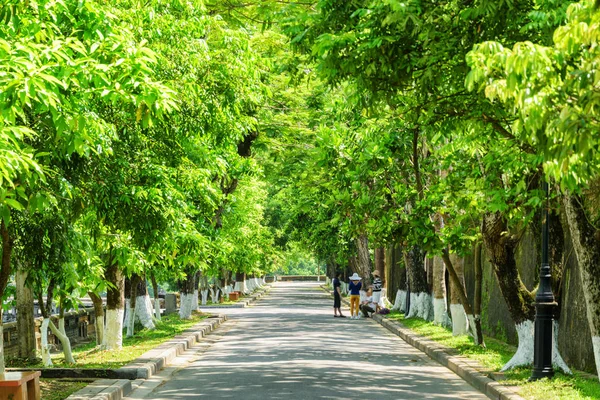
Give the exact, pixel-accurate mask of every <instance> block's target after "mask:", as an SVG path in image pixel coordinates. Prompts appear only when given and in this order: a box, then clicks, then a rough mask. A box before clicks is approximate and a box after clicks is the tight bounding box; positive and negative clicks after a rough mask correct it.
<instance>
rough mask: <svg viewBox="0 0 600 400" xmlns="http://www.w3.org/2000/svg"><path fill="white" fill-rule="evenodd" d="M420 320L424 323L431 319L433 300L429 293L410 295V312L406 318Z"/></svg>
mask: <svg viewBox="0 0 600 400" xmlns="http://www.w3.org/2000/svg"><path fill="white" fill-rule="evenodd" d="M414 317H417V318H421V319H423V320H425V321H430V320H432V319H433V300H432V296H431V295H430V294H429V293H425V292H421V293H411V294H410V311H409V313H408V315H407V316H406V318H414Z"/></svg>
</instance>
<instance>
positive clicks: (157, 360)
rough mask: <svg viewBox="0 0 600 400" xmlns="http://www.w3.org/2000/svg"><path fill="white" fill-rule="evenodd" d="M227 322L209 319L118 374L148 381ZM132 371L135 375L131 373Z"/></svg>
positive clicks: (141, 357)
mask: <svg viewBox="0 0 600 400" xmlns="http://www.w3.org/2000/svg"><path fill="white" fill-rule="evenodd" d="M226 320H227V317H226V316H225V315H219V316H218V317H217V318H207V319H205V320H203V321H202V322H200V323H198V324H197V325H195V326H194V327H192V328H190V329H188V330H186V331H184V332H183V333H182V334H181V335H178V336H175V337H174V338H173V339H171V340H169V341H168V342H165V343H163V344H161V345H159V346H157V347H155V348H153V349H152V350H149V351H147V352H146V353H144V354H142V355H141V356H140V357H139V358H137V359H136V360H135V361H133V362H132V363H130V364H127V365H126V366H124V367H121V368H119V369H118V370H117V372H122V373H124V374H125V375H127V376H135V378H133V379H148V378H150V377H151V376H152V375H154V374H156V373H157V372H158V371H160V370H161V369H163V368H164V367H165V365H167V364H168V363H169V362H171V361H172V360H173V359H174V358H175V357H177V356H178V355H180V354H182V353H183V352H184V351H186V350H188V349H189V348H190V347H192V346H193V345H194V344H196V343H197V342H200V341H201V340H202V338H203V337H204V336H206V335H208V334H209V333H210V332H212V331H214V330H215V329H216V328H217V327H219V326H220V325H221V324H222V323H223V322H225V321H226ZM132 371H134V373H131V372H132ZM129 379H131V378H129Z"/></svg>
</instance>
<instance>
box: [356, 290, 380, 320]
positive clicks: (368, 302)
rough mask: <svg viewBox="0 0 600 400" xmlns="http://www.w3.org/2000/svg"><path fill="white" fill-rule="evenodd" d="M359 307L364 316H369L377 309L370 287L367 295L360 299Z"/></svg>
mask: <svg viewBox="0 0 600 400" xmlns="http://www.w3.org/2000/svg"><path fill="white" fill-rule="evenodd" d="M359 308H360V311H361V312H362V315H363V317H365V318H369V317H370V316H371V315H372V314H373V313H374V312H375V310H376V309H377V303H375V302H374V301H373V291H372V290H371V288H369V290H367V297H365V299H364V300H363V301H362V304H361V305H360V307H359Z"/></svg>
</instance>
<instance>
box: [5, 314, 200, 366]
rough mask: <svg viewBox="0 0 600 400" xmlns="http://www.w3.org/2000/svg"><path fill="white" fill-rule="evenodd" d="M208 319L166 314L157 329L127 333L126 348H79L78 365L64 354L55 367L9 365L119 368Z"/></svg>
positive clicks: (55, 359) (56, 357) (75, 351)
mask: <svg viewBox="0 0 600 400" xmlns="http://www.w3.org/2000/svg"><path fill="white" fill-rule="evenodd" d="M207 316H208V315H206V314H200V313H196V312H194V313H193V314H192V318H191V319H189V320H182V319H180V318H179V315H178V314H176V313H174V314H169V315H166V316H164V317H162V320H161V321H160V322H157V323H156V329H153V330H147V329H140V330H137V331H136V333H135V335H134V336H132V337H125V333H124V334H123V336H124V338H123V348H122V349H121V350H101V349H100V348H99V347H96V343H95V342H92V343H88V344H86V345H83V346H78V347H76V348H74V349H73V356H74V357H75V360H76V361H77V363H76V364H68V363H65V360H64V357H63V354H62V353H58V354H53V355H52V362H53V366H52V367H44V366H43V365H42V363H41V362H39V363H35V364H22V363H19V362H18V361H17V362H15V363H10V365H8V366H10V367H27V368H103V369H116V368H120V367H122V366H124V365H127V364H129V363H130V362H132V361H134V360H135V359H136V358H138V357H140V356H141V355H142V354H144V353H145V352H147V351H149V350H152V349H153V348H155V347H156V346H158V345H160V344H162V343H164V342H166V341H168V340H170V339H172V338H173V337H175V336H177V335H179V334H181V333H183V332H184V331H185V330H187V329H190V328H192V327H193V326H194V325H196V324H197V323H198V322H200V321H202V320H203V319H205V318H206V317H207ZM138 328H141V326H136V329H138ZM124 332H125V331H124Z"/></svg>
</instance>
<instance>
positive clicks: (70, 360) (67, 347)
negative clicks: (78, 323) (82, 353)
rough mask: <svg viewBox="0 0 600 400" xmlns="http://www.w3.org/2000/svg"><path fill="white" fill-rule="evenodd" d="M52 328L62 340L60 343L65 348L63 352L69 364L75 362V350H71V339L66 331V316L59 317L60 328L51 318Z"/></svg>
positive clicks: (55, 334) (50, 324)
mask: <svg viewBox="0 0 600 400" xmlns="http://www.w3.org/2000/svg"><path fill="white" fill-rule="evenodd" d="M49 326H50V330H52V333H53V334H54V336H56V337H57V338H58V340H60V344H61V346H62V349H63V354H64V355H65V362H66V363H67V364H75V359H74V358H73V352H72V351H71V341H70V340H69V337H68V336H67V334H66V332H65V318H64V317H63V316H61V317H60V318H59V319H58V328H56V325H54V322H52V320H50V319H49Z"/></svg>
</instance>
